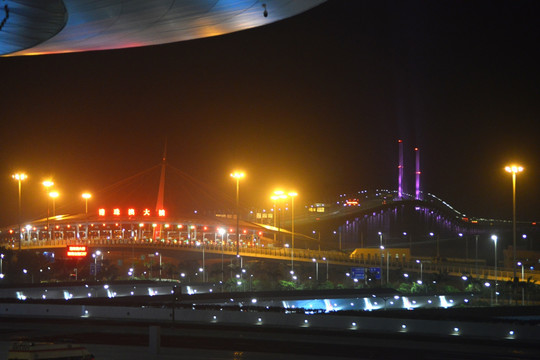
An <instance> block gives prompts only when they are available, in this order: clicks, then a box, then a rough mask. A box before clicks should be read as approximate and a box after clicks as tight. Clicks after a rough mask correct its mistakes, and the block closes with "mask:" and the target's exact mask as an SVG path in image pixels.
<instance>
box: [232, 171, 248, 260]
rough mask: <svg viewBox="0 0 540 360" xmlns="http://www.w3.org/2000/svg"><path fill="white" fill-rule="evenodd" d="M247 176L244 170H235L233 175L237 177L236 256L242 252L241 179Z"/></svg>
mask: <svg viewBox="0 0 540 360" xmlns="http://www.w3.org/2000/svg"><path fill="white" fill-rule="evenodd" d="M244 176H246V175H245V174H244V173H243V172H239V171H235V172H234V173H231V177H232V178H234V179H236V256H238V255H239V253H240V230H239V229H240V213H239V210H240V205H239V201H240V179H242V178H243V177H244Z"/></svg>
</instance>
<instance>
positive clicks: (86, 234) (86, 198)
mask: <svg viewBox="0 0 540 360" xmlns="http://www.w3.org/2000/svg"><path fill="white" fill-rule="evenodd" d="M82 197H83V199H84V214H85V216H86V233H85V238H86V240H88V199H90V198H91V197H92V194H90V193H83V194H82Z"/></svg>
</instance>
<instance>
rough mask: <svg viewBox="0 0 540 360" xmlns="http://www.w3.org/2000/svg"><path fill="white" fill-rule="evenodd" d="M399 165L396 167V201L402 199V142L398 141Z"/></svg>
mask: <svg viewBox="0 0 540 360" xmlns="http://www.w3.org/2000/svg"><path fill="white" fill-rule="evenodd" d="M398 146H399V165H398V199H403V140H398Z"/></svg>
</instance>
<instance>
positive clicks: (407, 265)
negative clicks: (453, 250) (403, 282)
mask: <svg viewBox="0 0 540 360" xmlns="http://www.w3.org/2000/svg"><path fill="white" fill-rule="evenodd" d="M2 245H3V246H4V247H11V248H16V247H15V244H13V243H9V244H6V243H4V244H2ZM6 245H9V246H6ZM69 245H86V246H89V247H98V246H109V247H116V246H118V247H124V246H132V247H146V248H152V249H153V250H157V249H185V250H192V251H203V248H204V250H205V251H208V252H213V253H220V252H222V253H224V254H227V255H235V254H236V251H237V249H236V244H235V243H234V242H228V243H227V244H224V245H222V244H221V243H220V242H219V243H216V242H212V241H210V242H205V243H204V244H203V243H201V242H198V241H170V240H168V241H151V240H150V239H143V240H134V239H109V238H93V239H84V240H78V239H55V240H41V241H23V242H21V248H22V249H38V248H63V247H67V246H69ZM239 253H240V255H242V256H250V255H253V256H260V257H270V258H276V259H281V260H289V259H291V255H292V254H293V249H291V248H278V247H262V246H257V245H246V244H242V245H241V246H240V248H239ZM313 259H315V261H317V262H318V263H321V264H324V263H326V262H328V263H329V264H332V265H343V266H358V267H380V266H381V261H380V259H375V258H372V259H362V258H360V257H354V256H352V257H351V256H350V255H349V254H347V253H345V252H341V251H336V250H330V251H328V250H312V249H300V248H296V249H294V261H301V262H309V261H313ZM382 265H383V269H386V267H389V268H390V269H392V270H396V269H403V271H406V272H420V266H419V264H417V263H416V262H412V261H406V260H404V259H395V258H391V260H390V261H389V262H388V264H387V263H386V259H383V264H382ZM422 271H423V272H425V273H432V274H433V273H440V274H441V275H444V274H448V275H451V276H462V275H465V276H472V277H474V278H477V279H486V280H493V279H495V269H494V268H493V267H491V266H483V265H478V266H475V265H471V264H455V263H453V264H452V263H444V262H442V263H428V262H425V263H423V265H422ZM513 276H514V271H513V270H509V269H505V268H499V269H498V271H497V279H500V281H506V280H509V279H512V278H513ZM528 278H532V279H533V280H536V281H540V272H539V271H536V270H528V269H527V270H525V271H524V279H523V280H525V281H526V280H527V279H528ZM520 279H521V278H520Z"/></svg>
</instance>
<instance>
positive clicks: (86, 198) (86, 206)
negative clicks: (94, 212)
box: [82, 193, 92, 216]
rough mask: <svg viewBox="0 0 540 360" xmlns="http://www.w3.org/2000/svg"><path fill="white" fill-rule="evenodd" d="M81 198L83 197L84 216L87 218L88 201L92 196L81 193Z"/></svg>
mask: <svg viewBox="0 0 540 360" xmlns="http://www.w3.org/2000/svg"><path fill="white" fill-rule="evenodd" d="M82 197H83V199H84V203H85V207H84V213H85V214H86V216H88V199H90V198H91V197H92V194H89V193H83V194H82Z"/></svg>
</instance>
